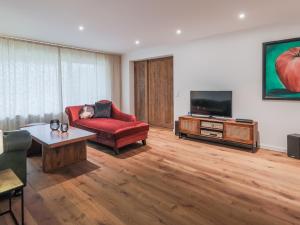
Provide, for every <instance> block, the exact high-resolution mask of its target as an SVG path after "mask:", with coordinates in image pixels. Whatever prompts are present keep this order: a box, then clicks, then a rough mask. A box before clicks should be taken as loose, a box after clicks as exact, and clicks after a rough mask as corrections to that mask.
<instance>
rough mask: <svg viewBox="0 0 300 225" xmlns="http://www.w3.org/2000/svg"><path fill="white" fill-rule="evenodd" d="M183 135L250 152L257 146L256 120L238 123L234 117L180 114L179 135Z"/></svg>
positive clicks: (254, 150)
mask: <svg viewBox="0 0 300 225" xmlns="http://www.w3.org/2000/svg"><path fill="white" fill-rule="evenodd" d="M183 136H188V137H192V138H200V139H205V140H208V141H215V142H218V143H224V144H232V145H235V146H239V147H245V148H249V149H251V150H252V152H256V150H257V147H258V130H257V122H253V123H240V122H236V121H235V120H234V119H226V120H225V119H211V118H202V117H192V116H181V117H179V137H180V138H181V137H183Z"/></svg>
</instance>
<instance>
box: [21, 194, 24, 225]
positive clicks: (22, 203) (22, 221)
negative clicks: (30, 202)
mask: <svg viewBox="0 0 300 225" xmlns="http://www.w3.org/2000/svg"><path fill="white" fill-rule="evenodd" d="M21 217H22V220H21V224H22V225H24V189H23V188H22V195H21Z"/></svg>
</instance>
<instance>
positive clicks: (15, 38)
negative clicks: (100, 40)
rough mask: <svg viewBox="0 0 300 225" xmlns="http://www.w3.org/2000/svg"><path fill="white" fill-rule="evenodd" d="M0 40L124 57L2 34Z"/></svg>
mask: <svg viewBox="0 0 300 225" xmlns="http://www.w3.org/2000/svg"><path fill="white" fill-rule="evenodd" d="M0 38H4V39H9V40H15V41H24V42H28V43H32V44H40V45H47V46H53V47H59V48H68V49H74V50H80V51H88V52H94V53H101V54H108V55H117V56H121V55H122V54H119V53H112V52H104V51H98V50H95V49H89V48H80V47H76V46H71V45H63V44H58V43H51V42H45V41H38V40H33V39H27V38H21V37H15V36H7V35H2V34H0Z"/></svg>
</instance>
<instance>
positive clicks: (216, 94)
mask: <svg viewBox="0 0 300 225" xmlns="http://www.w3.org/2000/svg"><path fill="white" fill-rule="evenodd" d="M191 113H192V114H198V115H207V116H221V117H232V92H231V91H191Z"/></svg>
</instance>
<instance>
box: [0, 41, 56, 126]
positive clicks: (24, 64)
mask: <svg viewBox="0 0 300 225" xmlns="http://www.w3.org/2000/svg"><path fill="white" fill-rule="evenodd" d="M58 62H59V61H58V48H56V47H50V46H45V45H37V44H31V43H27V42H22V41H15V40H10V39H4V38H0V129H1V128H2V129H5V130H9V129H16V128H19V127H21V126H23V125H24V124H26V123H32V122H40V121H49V120H50V119H51V118H53V117H60V116H61V115H62V110H61V101H60V95H61V94H60V85H59V83H60V80H59V73H58Z"/></svg>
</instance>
